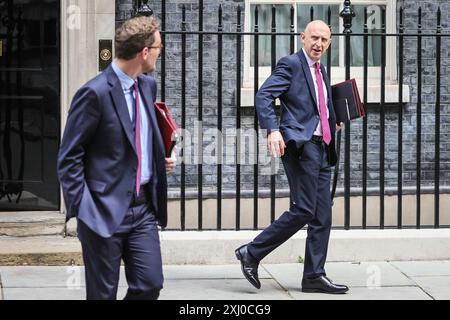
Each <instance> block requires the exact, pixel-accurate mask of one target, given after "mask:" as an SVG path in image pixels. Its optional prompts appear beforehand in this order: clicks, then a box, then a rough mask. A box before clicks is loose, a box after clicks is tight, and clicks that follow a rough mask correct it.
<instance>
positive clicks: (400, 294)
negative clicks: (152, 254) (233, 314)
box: [0, 261, 450, 300]
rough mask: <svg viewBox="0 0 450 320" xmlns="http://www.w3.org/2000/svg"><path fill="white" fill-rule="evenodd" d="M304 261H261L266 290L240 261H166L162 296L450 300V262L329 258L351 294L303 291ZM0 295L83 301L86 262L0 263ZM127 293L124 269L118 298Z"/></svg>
mask: <svg viewBox="0 0 450 320" xmlns="http://www.w3.org/2000/svg"><path fill="white" fill-rule="evenodd" d="M302 269H303V265H302V264H299V263H296V264H262V265H261V266H260V278H261V282H262V288H261V290H256V289H254V288H253V287H252V286H251V285H250V284H249V283H248V282H247V280H245V279H244V277H243V276H242V274H241V270H240V265H239V263H238V262H237V261H236V263H235V264H231V265H223V266H214V265H177V266H175V265H166V266H164V274H165V287H164V289H163V291H162V292H161V300H313V299H314V300H323V299H327V300H328V299H333V300H334V299H337V300H396V299H400V300H433V299H435V300H448V299H450V261H399V262H361V263H349V262H329V263H327V270H328V276H329V277H330V278H331V279H333V280H334V281H335V282H336V283H344V284H347V285H349V286H350V292H349V293H348V294H346V295H337V296H335V295H324V294H305V293H302V292H301V286H300V283H301V274H302ZM0 283H1V287H2V288H1V290H0V292H1V293H0V298H3V299H5V300H80V299H84V298H85V288H84V270H83V268H82V267H64V266H60V267H0ZM125 292H126V281H125V275H124V272H123V270H122V274H121V281H120V289H119V293H118V298H119V299H120V298H122V297H123V296H124V295H125Z"/></svg>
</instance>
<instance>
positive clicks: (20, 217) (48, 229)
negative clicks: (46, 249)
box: [0, 212, 65, 237]
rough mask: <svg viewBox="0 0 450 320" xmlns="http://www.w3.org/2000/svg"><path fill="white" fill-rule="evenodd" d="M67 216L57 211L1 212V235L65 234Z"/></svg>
mask: <svg viewBox="0 0 450 320" xmlns="http://www.w3.org/2000/svg"><path fill="white" fill-rule="evenodd" d="M64 223H65V217H64V215H62V214H59V213H55V212H0V236H9V237H33V236H50V235H63V234H64V227H65V225H64Z"/></svg>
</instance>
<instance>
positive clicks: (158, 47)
mask: <svg viewBox="0 0 450 320" xmlns="http://www.w3.org/2000/svg"><path fill="white" fill-rule="evenodd" d="M147 48H149V49H162V48H164V46H163V45H162V44H160V45H159V46H152V47H147Z"/></svg>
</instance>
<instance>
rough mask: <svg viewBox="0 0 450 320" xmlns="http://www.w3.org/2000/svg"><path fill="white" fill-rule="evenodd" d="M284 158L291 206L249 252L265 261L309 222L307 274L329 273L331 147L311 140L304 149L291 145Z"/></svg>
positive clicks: (260, 236)
mask: <svg viewBox="0 0 450 320" xmlns="http://www.w3.org/2000/svg"><path fill="white" fill-rule="evenodd" d="M282 160H283V165H284V168H285V171H286V175H287V177H288V181H289V187H290V191H291V208H290V210H289V211H287V212H285V213H284V214H283V215H282V216H281V217H280V218H279V219H278V220H276V221H275V222H274V223H273V224H271V225H270V226H269V227H268V228H267V229H265V230H264V231H263V232H262V233H261V234H260V235H259V236H258V237H257V238H256V239H255V240H254V241H253V242H251V243H250V244H249V246H248V251H249V252H250V254H251V255H252V256H253V257H254V258H255V259H257V260H258V261H261V260H262V259H263V258H264V257H265V256H267V255H268V254H269V253H270V252H272V251H273V250H275V249H276V248H277V247H278V246H280V245H281V244H283V243H284V242H285V241H287V240H288V239H289V238H290V237H292V236H293V235H294V234H295V233H297V232H298V231H299V230H300V229H302V228H303V227H304V226H305V225H306V224H307V225H308V237H307V240H306V254H305V266H304V275H303V276H304V277H305V278H315V277H318V276H321V275H326V273H325V261H326V257H327V251H328V242H329V238H330V231H331V220H332V218H331V193H330V180H331V167H330V165H329V162H328V159H327V149H326V147H325V145H323V144H321V143H319V144H317V143H314V142H307V143H306V144H304V145H303V146H302V148H300V149H298V148H296V147H295V145H294V144H289V146H288V148H287V150H286V154H285V156H284V157H283V159H282Z"/></svg>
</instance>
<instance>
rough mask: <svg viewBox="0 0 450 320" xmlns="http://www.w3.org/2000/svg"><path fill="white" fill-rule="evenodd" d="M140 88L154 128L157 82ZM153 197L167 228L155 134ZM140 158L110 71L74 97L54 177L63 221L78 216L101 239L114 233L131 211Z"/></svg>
mask: <svg viewBox="0 0 450 320" xmlns="http://www.w3.org/2000/svg"><path fill="white" fill-rule="evenodd" d="M139 87H140V92H141V96H142V97H143V100H144V103H145V105H146V107H147V108H148V115H149V117H150V119H149V125H152V126H153V128H158V123H157V118H156V114H155V110H154V108H153V106H154V102H155V100H156V90H157V86H156V81H155V79H154V78H152V77H149V76H145V75H141V76H140V77H139ZM153 132H154V134H153V144H154V148H153V150H154V154H153V162H154V163H153V168H154V170H153V178H152V186H151V197H152V200H153V206H154V209H155V215H156V218H157V219H158V221H159V224H160V225H161V226H162V227H165V226H166V224H167V177H166V169H165V152H164V144H163V140H162V137H161V133H160V131H159V130H153ZM137 165H138V158H137V154H136V148H135V143H134V133H133V126H132V123H131V120H130V115H129V113H128V109H127V103H126V100H125V96H124V94H123V90H122V87H121V83H120V81H119V78H118V77H117V76H116V74H115V72H114V71H113V69H112V67H111V66H110V67H108V68H107V69H106V70H105V71H104V72H103V73H102V74H100V75H98V76H97V77H95V78H94V79H92V80H91V81H89V82H88V83H87V84H85V85H84V86H83V87H82V88H81V89H80V90H79V91H78V92H77V93H76V95H75V97H74V98H73V101H72V106H71V108H70V111H69V116H68V119H67V125H66V129H65V132H64V137H63V139H62V142H61V147H60V151H59V155H58V176H59V180H60V183H61V186H62V190H63V194H64V200H65V203H66V207H67V220H69V219H71V218H73V217H77V218H78V219H81V220H82V221H83V222H84V223H85V224H86V225H87V226H88V227H89V228H90V229H91V230H93V231H94V232H96V233H97V234H99V235H100V236H102V237H110V236H111V235H113V234H114V233H115V231H116V230H117V228H118V227H119V225H120V224H121V222H122V221H123V219H124V216H125V214H126V212H127V210H128V208H129V206H130V203H131V200H132V197H133V193H134V189H135V181H136V180H135V179H136V173H137Z"/></svg>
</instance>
